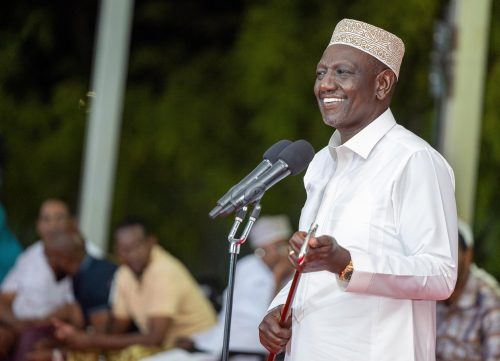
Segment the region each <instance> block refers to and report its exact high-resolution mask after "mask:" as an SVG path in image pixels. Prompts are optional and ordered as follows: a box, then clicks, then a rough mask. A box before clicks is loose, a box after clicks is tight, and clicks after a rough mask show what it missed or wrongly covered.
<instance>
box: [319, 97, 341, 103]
mask: <svg viewBox="0 0 500 361" xmlns="http://www.w3.org/2000/svg"><path fill="white" fill-rule="evenodd" d="M343 100H344V99H340V98H323V103H326V104H329V103H335V102H341V101H343Z"/></svg>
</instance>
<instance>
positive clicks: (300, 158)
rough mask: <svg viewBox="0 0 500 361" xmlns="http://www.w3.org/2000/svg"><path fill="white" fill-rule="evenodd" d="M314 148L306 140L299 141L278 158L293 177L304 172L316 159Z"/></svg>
mask: <svg viewBox="0 0 500 361" xmlns="http://www.w3.org/2000/svg"><path fill="white" fill-rule="evenodd" d="M314 154H315V151H314V148H313V147H312V145H311V144H310V143H309V142H308V141H305V140H304V139H300V140H297V141H295V142H293V143H292V144H290V145H289V146H288V147H286V148H285V149H283V151H282V152H281V153H280V154H279V156H278V158H279V159H282V160H283V161H284V162H285V163H286V164H287V165H288V170H290V174H291V175H295V174H297V173H300V172H302V171H303V170H304V169H306V168H307V166H308V165H309V163H311V160H312V159H313V158H314Z"/></svg>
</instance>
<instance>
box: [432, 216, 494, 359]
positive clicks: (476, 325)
mask: <svg viewBox="0 0 500 361" xmlns="http://www.w3.org/2000/svg"><path fill="white" fill-rule="evenodd" d="M458 245H459V247H458V279H457V284H456V286H455V290H454V291H453V294H452V295H451V296H450V298H448V299H447V300H445V301H441V302H438V303H437V322H436V323H437V337H436V360H437V361H455V360H467V361H494V360H500V287H499V286H498V283H497V282H496V280H495V279H494V278H493V276H491V275H490V274H488V273H486V272H485V271H484V270H482V269H479V268H478V267H477V266H476V265H475V264H474V263H472V258H473V254H472V253H473V245H474V238H473V236H472V231H471V229H470V228H469V226H468V225H467V224H465V223H464V222H462V221H459V222H458Z"/></svg>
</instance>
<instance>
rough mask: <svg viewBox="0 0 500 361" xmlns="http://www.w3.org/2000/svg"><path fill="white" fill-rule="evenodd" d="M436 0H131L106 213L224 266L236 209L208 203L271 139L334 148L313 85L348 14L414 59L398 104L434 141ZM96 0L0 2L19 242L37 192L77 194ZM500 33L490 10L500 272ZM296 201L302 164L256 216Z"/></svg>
mask: <svg viewBox="0 0 500 361" xmlns="http://www.w3.org/2000/svg"><path fill="white" fill-rule="evenodd" d="M443 2H444V1H438V2H435V1H432V0H408V1H405V3H404V4H400V3H399V2H397V1H391V2H390V4H386V5H384V6H382V7H381V6H380V2H379V1H373V0H368V1H366V0H365V1H360V0H356V1H351V2H342V1H335V2H334V1H331V2H325V1H321V0H308V1H306V0H297V1H294V2H290V1H286V0H272V1H242V0H240V1H222V0H216V1H210V2H205V1H195V0H184V1H182V2H174V1H169V2H166V1H161V0H142V1H137V2H136V8H135V14H134V25H133V32H132V46H131V52H130V63H129V74H128V82H127V90H126V96H125V109H124V114H123V128H122V138H121V146H120V154H119V164H118V169H117V177H116V189H115V195H114V206H113V214H112V220H113V223H115V222H116V221H118V220H119V219H120V218H122V217H124V216H125V215H127V214H136V215H140V216H142V217H144V218H146V219H147V220H149V221H150V222H151V224H152V226H153V228H154V229H155V230H156V231H157V233H158V235H159V237H160V240H161V242H162V243H163V244H164V245H165V246H166V247H167V248H168V249H169V250H170V251H171V252H172V253H174V254H175V255H177V256H178V257H179V258H181V259H182V260H183V261H184V262H186V263H187V265H188V266H189V267H190V268H191V269H192V270H193V271H194V273H195V274H197V275H200V274H202V273H212V274H216V275H224V274H225V272H226V266H227V258H228V257H227V241H226V240H225V238H226V235H227V232H228V230H229V226H230V224H231V223H232V219H228V220H219V219H217V220H215V221H212V220H210V219H208V216H207V213H208V211H209V210H210V209H211V208H212V206H213V205H214V203H215V201H216V200H217V199H218V197H219V196H220V195H222V194H223V193H224V192H225V191H226V190H227V189H228V188H229V187H230V186H231V185H232V184H234V183H235V182H237V181H238V180H239V179H240V178H241V177H242V176H244V175H245V174H246V173H247V172H248V171H249V170H251V169H253V167H254V166H255V165H256V164H257V163H258V162H259V161H260V156H261V154H262V153H263V152H264V151H265V150H266V149H267V148H268V147H269V146H270V145H271V144H273V143H274V142H276V141H277V140H279V139H283V138H288V139H291V140H296V139H299V138H304V139H307V140H308V141H310V142H311V143H312V144H313V146H314V147H315V148H316V150H319V149H320V148H321V147H323V146H324V145H325V144H326V142H327V140H328V138H329V137H330V135H331V132H332V130H331V129H329V128H328V127H326V126H325V125H323V122H322V121H321V118H320V114H319V111H318V110H317V106H316V101H315V99H314V96H313V93H312V87H313V82H314V73H315V66H316V63H317V61H318V60H319V58H320V56H321V54H322V52H323V50H324V48H325V46H326V45H327V43H328V41H329V38H330V35H331V32H332V31H333V27H334V25H335V24H336V22H337V21H338V20H340V19H341V18H344V17H351V18H358V19H361V20H366V21H368V22H372V23H376V24H378V25H380V26H382V27H386V28H388V29H391V30H392V31H394V32H395V33H397V34H401V36H402V38H403V40H404V41H405V43H406V55H405V60H404V62H403V67H402V73H401V78H400V81H399V84H398V90H397V92H396V96H395V99H394V106H393V108H392V109H393V112H394V113H395V115H396V118H397V119H398V120H399V121H400V122H401V123H402V124H404V125H405V126H407V127H408V128H410V129H411V130H413V131H415V132H416V133H417V134H419V135H421V136H422V137H424V138H425V139H428V140H430V137H431V134H430V132H431V129H432V124H431V123H432V119H433V111H434V110H433V104H432V98H431V97H430V95H429V91H428V71H429V62H430V51H431V47H432V32H433V25H434V19H435V18H436V17H437V16H438V15H439V13H440V10H441V5H442V4H443ZM97 5H98V4H97V2H96V1H90V2H89V1H86V2H84V1H77V2H73V3H72V4H71V6H69V5H68V4H67V3H66V2H62V1H60V0H59V1H54V2H50V3H49V2H47V4H45V5H40V3H39V2H35V1H27V0H23V1H18V2H11V3H7V4H3V5H2V11H1V13H0V19H1V23H0V24H1V25H0V131H1V132H2V133H3V134H4V136H5V138H6V141H7V146H8V149H9V162H8V164H7V168H6V172H5V174H4V184H3V189H2V198H3V200H4V201H5V203H6V206H7V210H8V214H9V220H10V225H11V226H12V228H13V229H14V230H15V231H16V233H17V234H18V235H19V238H20V239H21V240H22V241H23V242H24V244H25V245H26V244H29V243H31V242H32V241H33V240H34V239H35V235H34V231H33V220H34V218H35V216H36V212H37V208H38V205H39V204H40V202H41V200H42V199H43V198H45V197H48V196H63V197H65V198H67V199H68V200H69V201H70V202H71V203H72V204H74V205H75V206H76V204H77V201H78V192H79V185H80V181H79V179H80V172H81V170H80V168H81V159H82V146H83V138H84V131H85V120H86V115H87V114H86V109H85V106H84V105H83V104H84V103H85V102H86V101H87V99H86V93H87V92H88V91H89V90H91V89H88V84H89V78H90V71H91V69H90V66H91V63H92V51H93V48H92V46H93V39H94V27H95V19H96V16H97V15H96V14H97ZM493 6H494V7H495V12H496V13H498V7H499V6H498V5H497V4H494V5H493ZM499 37H500V22H499V21H498V17H495V16H493V17H492V38H491V39H490V44H491V51H490V58H489V65H488V66H489V74H490V75H489V77H488V85H487V93H486V102H485V119H484V131H483V143H482V144H483V148H482V155H481V167H480V178H479V183H478V210H477V217H476V235H477V236H478V237H479V239H478V255H479V257H480V261H481V263H482V264H484V265H486V266H487V267H488V269H489V270H491V271H493V272H495V273H496V274H497V276H500V266H499V265H498V262H496V259H495V257H493V256H492V255H498V254H499V247H500V246H499V245H498V244H499V242H498V241H497V240H499V239H500V222H499V221H498V218H499V217H500V216H499V214H500V212H499V208H500V206H499V204H500V202H498V197H499V196H500V193H499V192H498V190H497V188H498V184H499V174H500V172H499V170H500V169H499V168H500V143H499V142H498V140H497V139H496V134H499V132H498V131H499V129H498V128H499V113H498V110H497V109H496V107H495V105H496V104H495V100H494V99H498V94H497V93H498V89H497V88H498V87H497V86H495V84H498V82H499V81H500V79H499V78H500V58H499V56H500V54H499V52H500V48H498V46H494V44H498V43H499ZM495 39H496V42H495ZM495 200H496V202H495ZM303 201H304V192H303V189H302V180H301V176H297V177H291V178H290V179H287V180H285V181H284V182H283V183H281V184H280V185H279V186H278V187H275V188H273V189H272V190H271V191H269V192H268V194H266V197H265V198H264V200H263V203H262V205H263V212H265V213H286V214H288V215H289V216H290V217H291V219H292V220H293V222H294V223H295V225H296V224H297V221H298V217H299V213H300V208H301V206H302V203H303ZM495 215H496V218H495ZM242 252H243V253H245V252H248V247H247V246H244V247H243V249H242ZM207 261H208V262H207Z"/></svg>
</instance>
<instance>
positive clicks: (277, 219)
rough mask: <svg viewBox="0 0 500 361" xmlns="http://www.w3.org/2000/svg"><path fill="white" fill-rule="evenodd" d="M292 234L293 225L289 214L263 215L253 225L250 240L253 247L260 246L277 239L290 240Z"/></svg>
mask: <svg viewBox="0 0 500 361" xmlns="http://www.w3.org/2000/svg"><path fill="white" fill-rule="evenodd" d="M291 235H292V227H291V226H290V220H289V219H288V217H287V216H285V215H277V216H263V217H261V218H259V219H258V220H257V222H255V224H254V225H253V228H252V231H251V232H250V235H249V240H250V245H251V246H252V248H259V247H263V246H266V245H268V244H271V243H274V242H276V241H281V240H288V239H289V238H290V236H291Z"/></svg>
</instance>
